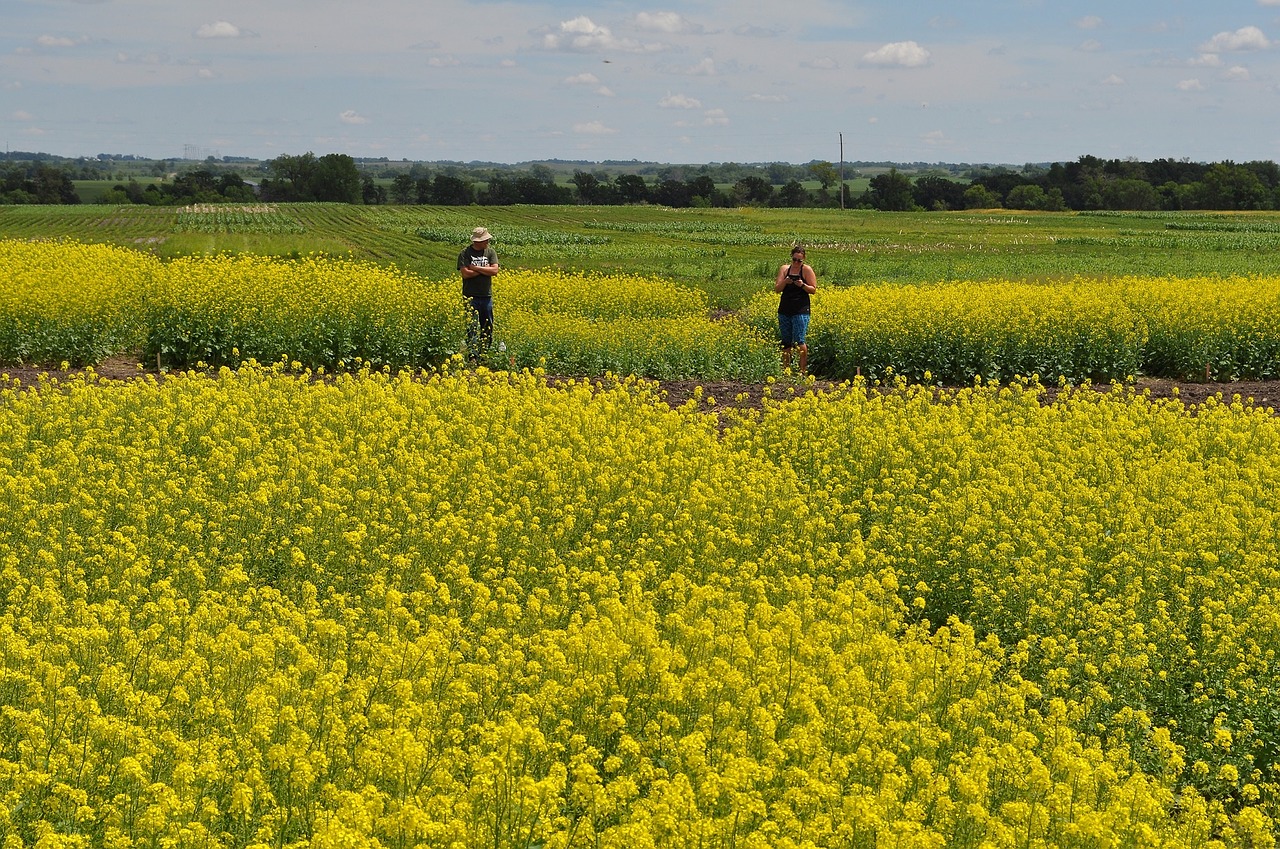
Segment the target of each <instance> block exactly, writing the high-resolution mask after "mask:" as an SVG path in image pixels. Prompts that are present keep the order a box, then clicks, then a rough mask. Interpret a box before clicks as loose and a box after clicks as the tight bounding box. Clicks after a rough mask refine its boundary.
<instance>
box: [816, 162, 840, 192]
mask: <svg viewBox="0 0 1280 849" xmlns="http://www.w3.org/2000/svg"><path fill="white" fill-rule="evenodd" d="M809 173H810V174H812V175H813V179H815V180H817V181H818V182H819V183H821V184H822V190H823V191H824V192H825V191H827V190H829V189H830V188H831V187H832V186H833V185H835V183H836V181H837V180H839V179H840V173H839V172H838V171H836V166H834V165H832V164H831V163H830V162H810V163H809Z"/></svg>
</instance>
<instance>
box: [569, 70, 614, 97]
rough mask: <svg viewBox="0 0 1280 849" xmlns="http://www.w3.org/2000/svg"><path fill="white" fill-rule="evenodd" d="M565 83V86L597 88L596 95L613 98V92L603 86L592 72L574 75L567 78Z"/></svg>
mask: <svg viewBox="0 0 1280 849" xmlns="http://www.w3.org/2000/svg"><path fill="white" fill-rule="evenodd" d="M564 82H565V85H584V86H595V92H596V94H598V95H600V96H601V97H613V91H612V90H611V89H610V88H609V87H608V86H606V85H601V84H600V78H599V77H597V76H596V75H595V74H593V73H590V72H587V73H583V74H574V75H573V76H572V77H565V79H564Z"/></svg>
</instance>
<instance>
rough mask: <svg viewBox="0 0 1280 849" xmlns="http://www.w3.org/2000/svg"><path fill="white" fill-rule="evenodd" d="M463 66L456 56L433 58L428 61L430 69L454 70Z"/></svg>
mask: <svg viewBox="0 0 1280 849" xmlns="http://www.w3.org/2000/svg"><path fill="white" fill-rule="evenodd" d="M461 64H462V62H460V61H459V60H458V58H457V57H456V56H432V57H431V58H430V59H428V60H427V67H428V68H454V67H457V66H458V65H461Z"/></svg>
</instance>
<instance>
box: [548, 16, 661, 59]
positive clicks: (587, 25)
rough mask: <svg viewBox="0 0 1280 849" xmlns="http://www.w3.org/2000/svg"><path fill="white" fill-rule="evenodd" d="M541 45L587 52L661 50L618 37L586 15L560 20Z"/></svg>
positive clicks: (655, 46) (658, 47)
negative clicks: (555, 30)
mask: <svg viewBox="0 0 1280 849" xmlns="http://www.w3.org/2000/svg"><path fill="white" fill-rule="evenodd" d="M542 46H543V47H545V48H546V49H548V50H572V51H577V52H583V53H589V52H597V51H602V50H620V51H623V52H627V53H644V52H653V51H656V50H661V49H662V46H661V45H657V44H641V43H640V42H638V41H635V40H634V39H630V38H618V37H617V36H615V35H614V34H613V31H612V30H610V29H609V28H608V27H607V26H604V25H602V24H597V23H596V22H595V21H593V20H591V19H590V18H588V17H587V16H586V15H579V16H578V17H576V18H574V19H572V20H568V21H561V22H560V26H559V32H551V33H547V34H546V35H544V36H543V38H542Z"/></svg>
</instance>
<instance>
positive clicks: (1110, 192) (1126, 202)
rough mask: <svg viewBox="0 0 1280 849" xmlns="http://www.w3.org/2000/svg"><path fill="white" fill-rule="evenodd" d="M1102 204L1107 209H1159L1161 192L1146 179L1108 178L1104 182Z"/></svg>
mask: <svg viewBox="0 0 1280 849" xmlns="http://www.w3.org/2000/svg"><path fill="white" fill-rule="evenodd" d="M1102 205H1103V207H1104V208H1106V209H1134V210H1141V209H1159V208H1160V206H1161V199H1160V192H1159V191H1158V190H1157V189H1156V187H1155V186H1153V185H1151V184H1150V183H1148V182H1147V181H1146V180H1137V179H1128V178H1127V179H1121V180H1108V181H1107V182H1105V183H1103V184H1102Z"/></svg>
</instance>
